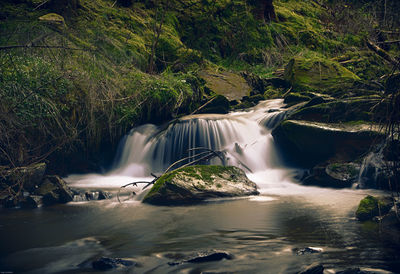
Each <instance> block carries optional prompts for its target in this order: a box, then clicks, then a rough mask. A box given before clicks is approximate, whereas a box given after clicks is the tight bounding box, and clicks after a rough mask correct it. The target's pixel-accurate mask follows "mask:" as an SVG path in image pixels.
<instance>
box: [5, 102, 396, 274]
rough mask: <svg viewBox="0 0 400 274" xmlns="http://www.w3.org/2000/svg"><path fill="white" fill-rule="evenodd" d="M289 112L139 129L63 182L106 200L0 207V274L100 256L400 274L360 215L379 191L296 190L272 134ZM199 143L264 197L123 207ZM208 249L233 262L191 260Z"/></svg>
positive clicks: (387, 241)
mask: <svg viewBox="0 0 400 274" xmlns="http://www.w3.org/2000/svg"><path fill="white" fill-rule="evenodd" d="M284 116H285V109H284V106H283V102H282V100H269V101H264V102H261V103H260V104H259V105H258V106H256V107H254V108H252V109H250V110H248V111H245V112H234V113H229V114H226V115H211V114H201V115H193V116H187V117H183V118H181V119H179V120H177V121H175V122H174V123H171V124H169V125H167V126H164V127H156V126H154V125H144V126H141V127H138V128H135V129H133V130H132V131H131V132H130V133H129V134H128V135H127V136H125V137H124V138H123V140H121V144H120V146H119V149H118V152H117V154H116V157H115V160H114V163H113V166H112V168H111V170H110V171H108V172H107V173H105V174H85V175H70V176H68V177H67V178H65V180H66V181H67V182H68V184H69V185H70V186H71V187H72V188H74V189H77V190H81V191H100V190H101V191H108V192H110V193H111V194H113V197H112V198H111V199H106V200H100V201H81V200H79V199H77V200H76V201H74V202H71V203H68V204H65V205H56V206H52V207H41V208H39V209H36V210H21V209H12V210H10V209H8V210H3V209H0V220H1V221H0V243H1V244H0V273H3V272H7V271H11V272H13V273H21V272H22V273H93V271H94V270H93V269H92V264H91V263H92V261H94V260H95V259H97V258H99V257H101V256H105V257H109V258H123V259H127V260H131V261H133V262H135V264H134V265H133V266H129V267H121V268H117V269H115V270H111V271H110V272H115V273H296V272H298V271H299V270H301V268H302V267H304V266H307V265H310V264H312V263H314V262H319V263H322V264H323V265H324V267H325V273H335V271H340V270H344V269H348V268H354V267H359V268H361V269H362V270H365V271H371V272H373V273H399V272H400V245H399V242H400V241H399V236H398V235H396V236H397V241H394V240H393V237H394V236H393V235H392V234H390V233H386V232H385V231H383V232H382V231H381V230H380V229H379V227H378V226H375V225H371V224H368V223H364V224H362V223H360V222H358V221H357V220H356V218H355V216H354V212H355V210H356V208H357V206H358V203H359V201H360V200H361V199H362V198H363V197H364V196H365V195H367V194H372V195H374V194H382V192H381V191H378V190H356V189H341V190H336V189H328V188H319V187H309V186H307V187H306V186H302V185H300V184H299V183H298V182H297V181H296V179H295V178H296V176H297V175H298V173H299V171H298V170H296V169H293V168H290V167H287V166H285V164H284V163H283V162H282V161H281V160H280V157H279V152H278V151H276V150H275V146H274V142H273V138H272V136H271V128H272V127H274V125H276V124H277V123H278V122H279V121H280V120H282V119H283V118H284ZM193 147H207V148H210V149H214V150H221V151H225V155H226V163H225V164H229V165H235V166H238V167H241V168H242V169H243V170H245V171H246V173H247V176H248V177H249V178H250V179H251V180H253V181H254V182H255V183H256V184H257V185H258V187H259V191H260V195H259V196H251V197H245V198H227V199H213V200H209V201H206V202H204V203H202V204H198V205H191V206H174V207H168V206H152V205H147V204H142V203H141V199H142V198H143V196H144V195H145V194H146V193H147V191H148V189H147V190H145V191H143V192H141V190H140V189H141V187H142V186H140V188H139V187H129V188H126V189H124V190H123V191H122V193H121V200H122V201H123V202H122V203H120V202H118V200H117V198H116V193H117V191H118V189H119V187H120V186H122V185H124V184H128V183H131V182H133V181H138V180H145V181H151V180H152V176H151V173H155V174H161V173H162V172H163V171H164V170H165V169H166V168H167V167H168V166H169V165H170V164H171V163H173V162H175V161H176V160H178V159H180V158H182V157H184V155H185V153H186V151H187V150H188V149H189V148H193ZM213 163H214V164H221V163H220V160H213ZM132 191H135V193H137V195H135V196H133V197H131V196H130V194H131V193H132ZM305 248H310V249H311V250H313V251H315V252H307V251H305V252H303V251H304V249H305ZM310 249H308V250H310ZM209 251H218V252H227V253H229V254H230V255H232V258H231V259H229V260H228V259H223V260H219V261H210V262H204V263H190V262H187V259H186V258H191V257H193V256H196V254H198V253H201V252H209Z"/></svg>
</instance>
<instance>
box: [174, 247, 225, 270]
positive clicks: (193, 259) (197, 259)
mask: <svg viewBox="0 0 400 274" xmlns="http://www.w3.org/2000/svg"><path fill="white" fill-rule="evenodd" d="M185 257H186V258H185V259H184V260H182V261H178V262H168V264H169V265H171V266H173V265H179V264H183V263H195V264H196V263H207V262H216V261H221V260H223V259H226V260H232V259H233V256H232V255H231V254H229V253H227V252H225V251H203V252H198V253H196V254H193V255H189V256H185Z"/></svg>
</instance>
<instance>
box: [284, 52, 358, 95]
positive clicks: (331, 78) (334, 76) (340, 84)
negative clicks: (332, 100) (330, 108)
mask: <svg viewBox="0 0 400 274" xmlns="http://www.w3.org/2000/svg"><path fill="white" fill-rule="evenodd" d="M284 77H285V80H287V81H289V82H290V83H291V84H292V85H293V87H294V88H295V89H296V90H298V91H304V90H310V91H318V92H326V93H336V92H338V91H343V90H346V89H347V88H349V86H352V85H353V83H354V82H355V81H358V80H360V78H359V77H357V76H356V75H355V74H354V73H352V72H351V71H349V70H348V69H346V68H344V67H343V66H341V65H340V64H339V63H337V62H334V61H331V60H327V59H323V58H312V59H307V58H301V57H297V58H293V59H292V60H291V61H290V62H289V64H288V65H287V66H286V68H285V75H284Z"/></svg>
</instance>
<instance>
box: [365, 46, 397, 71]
mask: <svg viewBox="0 0 400 274" xmlns="http://www.w3.org/2000/svg"><path fill="white" fill-rule="evenodd" d="M367 46H368V48H369V49H370V50H372V51H374V52H375V53H376V54H378V55H379V56H380V57H382V58H383V59H385V60H386V61H388V62H390V63H391V64H393V65H394V66H397V65H398V64H399V61H397V60H396V59H395V58H394V57H393V56H391V55H390V54H389V53H387V52H386V51H385V50H384V49H382V48H381V47H379V46H377V45H376V44H374V43H372V42H371V41H369V40H367Z"/></svg>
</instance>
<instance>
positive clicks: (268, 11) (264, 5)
mask: <svg viewBox="0 0 400 274" xmlns="http://www.w3.org/2000/svg"><path fill="white" fill-rule="evenodd" d="M256 6H257V7H256V10H255V11H254V16H255V17H256V18H257V19H258V20H262V21H264V22H270V21H274V22H277V21H278V17H277V16H276V13H275V7H274V4H273V0H257V5H256Z"/></svg>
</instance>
